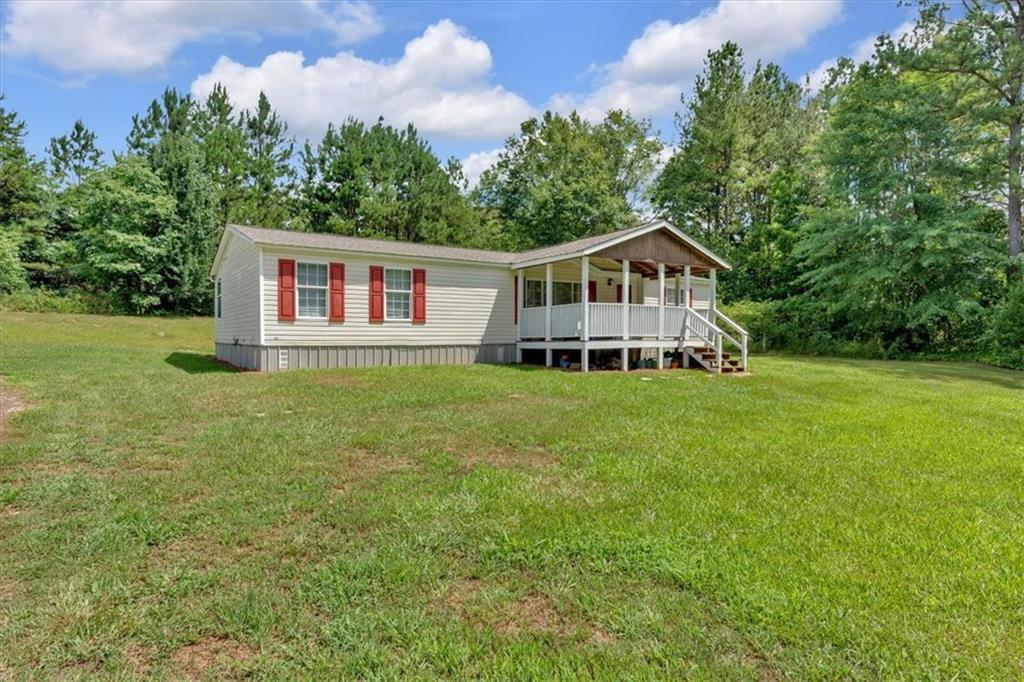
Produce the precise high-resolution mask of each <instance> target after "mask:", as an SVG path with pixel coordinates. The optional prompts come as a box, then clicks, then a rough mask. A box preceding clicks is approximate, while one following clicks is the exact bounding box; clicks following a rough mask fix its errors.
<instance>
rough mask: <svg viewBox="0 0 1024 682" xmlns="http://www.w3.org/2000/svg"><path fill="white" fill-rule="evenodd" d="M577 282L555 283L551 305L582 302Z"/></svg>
mask: <svg viewBox="0 0 1024 682" xmlns="http://www.w3.org/2000/svg"><path fill="white" fill-rule="evenodd" d="M581 291H582V290H581V289H580V283H579V282H555V289H554V294H555V295H554V300H553V301H551V304H552V305H564V304H566V303H579V302H580V301H582V300H583V295H582V294H581Z"/></svg>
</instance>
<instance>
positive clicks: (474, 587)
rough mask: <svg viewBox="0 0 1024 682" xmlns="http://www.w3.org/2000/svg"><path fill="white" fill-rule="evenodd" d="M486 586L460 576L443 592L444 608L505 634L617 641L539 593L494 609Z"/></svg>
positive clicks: (499, 633)
mask: <svg viewBox="0 0 1024 682" xmlns="http://www.w3.org/2000/svg"><path fill="white" fill-rule="evenodd" d="M487 588H488V583H487V582H486V581H484V580H481V579H480V578H474V577H468V578H460V579H459V580H456V581H455V582H454V583H453V584H452V585H451V587H450V588H448V590H447V591H446V592H445V593H444V595H443V597H442V599H441V602H442V608H444V609H447V610H449V611H454V612H455V613H456V614H457V615H458V617H459V619H460V620H462V621H463V622H465V623H468V624H470V625H473V626H474V627H478V628H484V629H488V630H492V631H494V632H495V633H497V634H498V635H501V636H502V637H516V636H520V635H527V636H537V635H554V636H555V637H558V638H560V639H569V638H572V637H574V636H577V635H581V636H583V638H584V639H585V640H586V641H589V642H590V643H592V644H596V645H602V646H607V645H610V644H613V643H614V642H615V641H616V640H615V638H614V637H613V636H612V635H610V634H608V633H607V632H605V631H604V630H602V629H600V628H597V627H591V626H590V624H588V623H585V622H583V621H581V620H579V619H577V618H574V617H571V614H565V613H562V612H560V611H559V610H558V609H557V608H556V607H555V604H554V602H552V601H551V598H550V597H547V596H546V595H543V594H541V593H539V592H530V593H528V594H526V595H525V596H521V597H519V598H517V599H515V600H513V601H511V602H509V603H507V604H505V605H504V606H502V607H501V609H500V611H497V612H493V611H492V610H491V609H489V608H488V607H487V606H486V602H487V599H486V592H487Z"/></svg>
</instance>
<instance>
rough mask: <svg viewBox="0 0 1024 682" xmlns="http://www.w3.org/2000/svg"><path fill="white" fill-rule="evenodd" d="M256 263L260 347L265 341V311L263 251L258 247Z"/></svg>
mask: <svg viewBox="0 0 1024 682" xmlns="http://www.w3.org/2000/svg"><path fill="white" fill-rule="evenodd" d="M256 261H257V263H258V268H257V270H258V273H257V275H256V277H257V279H258V280H259V306H260V307H259V313H260V345H261V346H262V345H263V343H264V339H266V332H265V331H264V326H265V324H266V317H267V315H266V311H265V310H263V289H264V284H265V283H264V281H263V249H262V248H260V247H259V246H257V247H256Z"/></svg>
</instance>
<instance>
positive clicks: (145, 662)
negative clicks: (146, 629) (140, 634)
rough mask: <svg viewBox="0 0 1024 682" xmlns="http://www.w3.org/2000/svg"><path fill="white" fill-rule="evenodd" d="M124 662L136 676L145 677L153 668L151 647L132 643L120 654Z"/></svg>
mask: <svg viewBox="0 0 1024 682" xmlns="http://www.w3.org/2000/svg"><path fill="white" fill-rule="evenodd" d="M121 657H122V658H124V662H125V663H126V664H127V665H128V667H129V668H130V669H131V670H132V672H134V673H135V674H136V675H145V674H146V673H148V672H149V670H150V668H152V667H153V647H151V646H147V645H145V644H139V643H138V642H132V643H131V644H129V645H128V646H126V647H125V648H124V651H123V652H122V653H121Z"/></svg>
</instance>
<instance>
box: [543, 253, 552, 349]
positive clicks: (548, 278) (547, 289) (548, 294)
mask: <svg viewBox="0 0 1024 682" xmlns="http://www.w3.org/2000/svg"><path fill="white" fill-rule="evenodd" d="M553 289H554V284H553V282H552V274H551V263H548V264H547V265H545V266H544V308H545V310H544V340H545V341H550V340H551V299H553V298H554V291H553Z"/></svg>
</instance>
